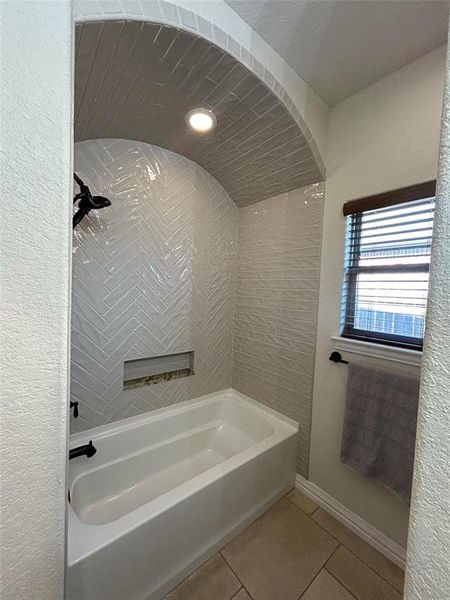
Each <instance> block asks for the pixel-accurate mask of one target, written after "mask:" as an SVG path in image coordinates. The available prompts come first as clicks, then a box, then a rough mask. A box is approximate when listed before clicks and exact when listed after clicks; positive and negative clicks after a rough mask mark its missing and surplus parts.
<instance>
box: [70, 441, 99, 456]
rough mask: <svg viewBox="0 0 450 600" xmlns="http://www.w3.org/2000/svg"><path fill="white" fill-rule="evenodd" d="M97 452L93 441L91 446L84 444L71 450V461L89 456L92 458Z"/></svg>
mask: <svg viewBox="0 0 450 600" xmlns="http://www.w3.org/2000/svg"><path fill="white" fill-rule="evenodd" d="M96 452H97V448H96V447H95V446H94V444H93V443H92V440H91V441H90V442H89V444H84V446H77V447H76V448H72V450H69V460H71V459H72V458H77V457H78V456H87V457H88V458H91V457H92V456H94V454H95V453H96Z"/></svg>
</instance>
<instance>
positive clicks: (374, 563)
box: [312, 508, 404, 592]
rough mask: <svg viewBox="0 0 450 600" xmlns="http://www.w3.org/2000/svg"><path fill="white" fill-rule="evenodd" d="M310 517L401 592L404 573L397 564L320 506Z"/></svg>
mask: <svg viewBox="0 0 450 600" xmlns="http://www.w3.org/2000/svg"><path fill="white" fill-rule="evenodd" d="M312 518H313V519H314V521H316V522H317V523H319V525H321V526H322V527H323V528H324V529H326V530H327V531H328V532H329V533H331V535H332V536H334V537H335V538H336V539H338V540H339V541H340V542H341V544H342V545H343V546H345V547H346V548H348V549H349V550H351V551H352V552H353V554H356V556H358V557H359V558H360V559H361V560H363V561H364V562H365V563H367V564H368V565H369V567H372V569H373V570H374V571H376V572H377V573H378V575H381V577H382V578H383V579H386V581H387V582H388V583H390V584H391V585H392V586H393V587H395V589H396V590H398V591H399V592H403V579H404V573H403V571H402V570H401V569H400V568H399V567H397V565H394V563H393V562H391V561H390V560H389V559H387V558H386V557H385V556H383V555H382V554H381V553H380V552H378V551H377V550H375V548H372V546H370V545H369V544H368V543H367V542H365V541H364V540H362V539H361V538H360V537H358V536H357V535H355V534H354V533H353V532H352V531H350V530H349V529H347V527H344V525H342V524H341V523H339V521H337V520H336V519H335V518H334V517H332V516H331V515H329V514H328V513H327V512H325V511H324V510H322V509H321V508H319V510H318V511H316V512H315V513H314V516H313V517H312Z"/></svg>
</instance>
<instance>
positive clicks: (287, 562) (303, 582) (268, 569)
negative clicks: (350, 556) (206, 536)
mask: <svg viewBox="0 0 450 600" xmlns="http://www.w3.org/2000/svg"><path fill="white" fill-rule="evenodd" d="M336 547H337V542H336V541H335V540H334V539H333V538H332V537H331V536H329V535H328V534H327V533H326V532H325V531H324V530H323V529H322V528H321V527H319V526H318V525H317V524H316V523H314V521H312V520H311V519H310V518H309V517H307V516H306V515H305V514H304V513H302V512H301V511H299V510H298V509H297V508H296V507H295V506H293V504H292V503H291V502H290V501H289V500H287V499H286V498H284V499H283V500H281V501H280V502H278V504H276V505H275V506H274V507H273V508H272V509H271V510H269V511H268V512H267V513H266V514H265V515H263V516H262V517H261V518H260V519H259V520H258V521H256V522H255V523H253V525H250V527H248V528H247V529H246V530H245V531H243V532H242V533H241V534H240V535H239V536H238V537H237V538H235V539H234V540H233V541H232V542H231V543H230V544H228V546H226V547H225V549H224V550H223V551H222V553H223V555H224V556H225V558H226V560H227V562H228V563H229V564H230V566H231V568H232V569H233V571H234V572H235V573H236V575H237V576H238V577H239V579H240V580H241V581H242V583H243V584H244V586H245V587H246V588H247V590H248V591H249V593H250V595H251V596H252V598H253V599H254V600H297V599H298V598H299V596H300V595H301V594H302V593H303V591H304V590H305V589H306V587H307V586H308V585H309V583H310V582H311V581H312V579H313V578H314V577H315V575H316V574H317V573H318V572H319V571H320V569H321V568H322V566H323V564H324V563H325V561H326V560H327V559H328V558H329V557H330V556H331V554H332V552H333V551H334V550H335V548H336Z"/></svg>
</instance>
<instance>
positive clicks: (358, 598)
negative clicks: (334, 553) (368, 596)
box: [323, 557, 361, 600]
mask: <svg viewBox="0 0 450 600" xmlns="http://www.w3.org/2000/svg"><path fill="white" fill-rule="evenodd" d="M330 558H331V557H330ZM327 562H328V561H327ZM323 568H324V570H325V571H326V572H327V573H328V575H330V576H331V577H332V578H333V579H335V580H336V581H337V582H338V583H339V585H342V587H343V588H344V590H346V591H347V592H348V593H349V594H350V596H351V597H352V598H355V600H361V598H360V597H359V596H355V594H354V593H353V592H352V591H350V590H349V589H348V587H347V586H346V585H345V583H343V582H342V581H341V580H340V579H339V577H337V576H336V575H334V573H332V572H331V571H329V570H328V569H327V567H326V563H325V566H324V567H323Z"/></svg>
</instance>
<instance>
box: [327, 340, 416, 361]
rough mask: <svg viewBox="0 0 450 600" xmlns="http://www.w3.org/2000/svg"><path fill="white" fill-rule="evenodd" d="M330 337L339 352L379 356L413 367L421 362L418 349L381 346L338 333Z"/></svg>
mask: <svg viewBox="0 0 450 600" xmlns="http://www.w3.org/2000/svg"><path fill="white" fill-rule="evenodd" d="M331 339H332V342H333V346H334V349H335V350H339V351H341V352H348V353H349V354H361V355H363V356H370V357H371V358H379V359H381V360H388V361H391V362H396V363H402V364H405V365H413V366H415V367H420V365H421V363H422V352H420V351H419V350H409V349H408V348H396V347H395V346H383V345H382V344H374V343H371V342H362V341H360V340H352V339H351V338H344V337H341V336H339V335H333V336H332V337H331Z"/></svg>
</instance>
